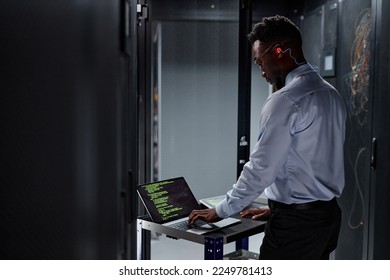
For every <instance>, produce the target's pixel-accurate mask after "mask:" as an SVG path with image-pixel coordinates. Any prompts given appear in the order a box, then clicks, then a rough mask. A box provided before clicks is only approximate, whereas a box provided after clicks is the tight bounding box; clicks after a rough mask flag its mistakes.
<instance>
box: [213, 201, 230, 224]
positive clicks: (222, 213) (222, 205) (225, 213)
mask: <svg viewBox="0 0 390 280" xmlns="http://www.w3.org/2000/svg"><path fill="white" fill-rule="evenodd" d="M229 210H230V209H229V205H228V203H227V201H226V198H225V199H224V200H222V201H221V202H219V203H218V204H217V205H216V206H215V211H216V212H217V215H218V217H220V218H222V219H225V218H227V217H229V216H230V215H229V212H230V211H229Z"/></svg>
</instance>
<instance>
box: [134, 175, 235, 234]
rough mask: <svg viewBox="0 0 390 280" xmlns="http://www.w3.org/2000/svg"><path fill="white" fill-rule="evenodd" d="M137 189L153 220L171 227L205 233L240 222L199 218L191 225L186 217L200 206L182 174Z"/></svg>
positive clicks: (231, 219) (233, 219)
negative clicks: (207, 221)
mask: <svg viewBox="0 0 390 280" xmlns="http://www.w3.org/2000/svg"><path fill="white" fill-rule="evenodd" d="M137 193H138V195H139V197H140V198H141V201H142V203H143V204H144V206H145V208H146V210H147V212H148V214H149V216H150V218H151V219H152V221H153V222H154V223H158V224H162V225H165V226H168V227H172V228H176V229H179V230H184V231H188V232H192V233H196V234H204V233H209V232H212V231H216V230H219V229H222V228H224V227H227V226H230V225H233V224H237V223H239V222H241V221H240V219H236V218H226V219H222V220H221V221H218V222H215V223H209V224H208V223H205V222H203V221H197V222H196V224H195V225H189V224H188V223H187V221H188V216H189V215H190V214H191V212H192V210H196V209H201V208H200V205H199V203H198V201H197V200H196V199H195V196H194V194H193V193H192V191H191V189H190V187H189V186H188V184H187V182H186V180H185V179H184V178H183V177H178V178H173V179H168V180H164V181H158V182H152V183H148V184H142V185H139V186H137ZM198 222H199V223H198Z"/></svg>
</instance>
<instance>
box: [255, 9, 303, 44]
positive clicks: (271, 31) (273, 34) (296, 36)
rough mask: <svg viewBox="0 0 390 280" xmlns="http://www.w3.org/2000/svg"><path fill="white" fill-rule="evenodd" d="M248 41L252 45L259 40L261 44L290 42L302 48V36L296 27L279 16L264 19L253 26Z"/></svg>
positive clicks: (288, 20)
mask: <svg viewBox="0 0 390 280" xmlns="http://www.w3.org/2000/svg"><path fill="white" fill-rule="evenodd" d="M248 39H249V41H250V42H251V44H252V45H253V43H254V42H255V41H257V40H259V41H260V42H261V43H272V42H278V41H280V42H282V41H292V42H295V43H297V44H298V45H299V46H302V35H301V31H300V30H299V28H298V26H296V25H295V24H294V23H293V22H292V21H291V20H290V19H288V18H286V17H284V16H280V15H276V16H271V17H264V18H263V19H262V20H261V21H260V22H258V23H256V24H255V25H254V27H253V29H252V31H251V33H249V34H248Z"/></svg>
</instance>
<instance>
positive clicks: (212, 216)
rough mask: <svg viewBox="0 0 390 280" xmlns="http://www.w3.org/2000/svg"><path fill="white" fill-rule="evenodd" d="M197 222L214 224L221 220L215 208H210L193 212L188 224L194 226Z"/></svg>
mask: <svg viewBox="0 0 390 280" xmlns="http://www.w3.org/2000/svg"><path fill="white" fill-rule="evenodd" d="M197 220H202V221H205V222H206V223H213V222H217V221H219V220H221V218H220V217H219V216H218V215H217V211H215V208H209V209H204V210H193V211H192V212H191V214H190V216H189V218H188V223H189V224H193V223H195V222H196V221H197Z"/></svg>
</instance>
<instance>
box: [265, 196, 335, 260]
mask: <svg viewBox="0 0 390 280" xmlns="http://www.w3.org/2000/svg"><path fill="white" fill-rule="evenodd" d="M269 206H270V208H271V212H272V214H271V218H270V219H269V220H268V222H267V224H266V227H265V231H264V234H265V235H264V239H263V243H262V245H261V247H260V257H259V258H260V259H269V260H277V259H279V260H281V259H284V260H299V259H300V260H316V259H317V260H319V259H329V254H330V253H331V252H332V251H333V250H334V249H335V248H336V247H337V240H338V236H339V232H340V224H341V210H340V207H339V206H338V204H337V202H336V199H333V200H331V201H328V202H314V203H308V204H304V205H299V204H297V205H287V204H281V203H278V202H272V201H271V202H270V203H269Z"/></svg>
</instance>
